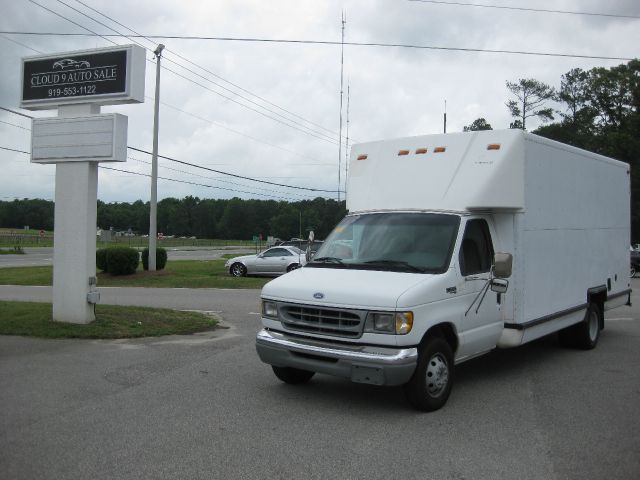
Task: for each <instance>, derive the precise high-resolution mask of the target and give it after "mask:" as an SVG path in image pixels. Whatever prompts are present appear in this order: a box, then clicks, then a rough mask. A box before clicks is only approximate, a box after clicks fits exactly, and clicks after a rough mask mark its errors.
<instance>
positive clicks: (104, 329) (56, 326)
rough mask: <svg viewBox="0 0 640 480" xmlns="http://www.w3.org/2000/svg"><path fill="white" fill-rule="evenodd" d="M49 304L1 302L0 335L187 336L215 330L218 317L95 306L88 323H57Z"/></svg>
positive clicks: (172, 311) (50, 336) (45, 336)
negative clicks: (93, 315) (94, 313)
mask: <svg viewBox="0 0 640 480" xmlns="http://www.w3.org/2000/svg"><path fill="white" fill-rule="evenodd" d="M51 315H52V314H51V304H50V303H30V302H3V301H0V335H22V336H30V337H43V338H133V337H155V336H160V335H186V334H190V333H195V332H202V331H206V330H211V329H213V328H214V327H215V326H216V325H217V323H218V320H217V319H216V318H214V317H211V316H209V315H204V314H202V313H197V312H180V311H174V310H167V309H162V308H146V307H122V306H115V305H96V320H95V321H94V322H92V323H90V324H87V325H77V324H70V323H60V322H54V321H53V320H52V318H51Z"/></svg>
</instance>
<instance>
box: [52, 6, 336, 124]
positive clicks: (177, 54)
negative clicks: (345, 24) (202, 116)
mask: <svg viewBox="0 0 640 480" xmlns="http://www.w3.org/2000/svg"><path fill="white" fill-rule="evenodd" d="M59 1H60V0H59ZM75 1H76V2H77V3H79V4H81V5H84V6H85V7H86V8H88V9H89V10H91V11H93V12H95V13H97V14H98V15H101V16H103V17H104V18H107V19H109V20H110V21H112V22H114V23H116V24H117V25H119V26H121V27H123V28H126V29H127V30H129V31H131V32H133V33H134V34H135V35H138V36H140V37H141V38H144V39H145V40H147V41H148V42H149V43H152V44H154V42H153V41H152V40H151V39H150V38H148V37H146V36H144V35H142V34H140V33H139V32H137V31H135V30H134V29H132V28H131V27H128V26H127V25H124V24H123V23H121V22H119V21H118V20H116V19H114V18H113V17H110V16H109V15H107V14H105V13H103V12H101V11H99V10H96V9H95V8H93V7H91V6H90V5H87V4H86V3H84V2H82V1H81V0H75ZM83 15H84V14H83ZM103 25H104V24H103ZM108 28H110V29H111V30H113V31H114V32H117V30H115V29H114V28H111V27H108ZM117 33H119V32H117ZM125 36H126V35H125ZM126 37H127V38H129V36H126ZM154 46H155V45H154ZM165 52H169V53H171V54H172V55H175V56H176V57H178V58H180V59H181V60H183V61H185V62H187V63H189V64H191V65H193V66H195V67H197V68H199V69H201V70H203V71H204V72H207V73H208V74H209V75H212V76H213V77H215V78H217V79H219V80H222V81H223V82H225V83H228V84H229V85H232V86H233V87H235V88H237V89H238V90H240V91H242V92H244V93H247V94H249V95H251V96H253V97H256V98H258V99H259V100H261V101H262V102H264V103H266V104H268V105H271V106H273V107H275V108H277V109H279V110H281V111H283V112H286V113H288V114H289V115H291V116H293V117H295V118H298V119H300V120H302V121H304V122H306V123H309V124H311V125H314V126H316V127H318V128H321V129H322V130H325V131H326V132H329V133H331V134H333V133H334V132H333V131H332V130H330V129H328V128H326V127H324V126H322V125H320V124H318V123H315V122H312V121H311V120H308V119H306V118H304V117H302V116H300V115H298V114H296V113H294V112H291V111H290V110H287V109H285V108H282V107H280V106H279V105H277V104H275V103H273V102H270V101H269V100H267V99H266V98H264V97H261V96H260V95H257V94H255V93H253V92H251V91H249V90H247V89H245V88H243V87H241V86H240V85H238V84H236V83H233V82H231V81H229V80H227V79H225V78H223V77H221V76H220V75H218V74H216V73H214V72H212V71H211V70H208V69H206V68H204V67H203V66H202V65H200V64H198V63H195V62H193V61H191V60H189V59H188V58H186V57H184V56H182V55H180V54H179V53H177V52H175V51H173V50H170V49H168V48H166V49H165ZM165 60H168V61H170V62H172V63H176V62H174V61H172V60H170V59H168V58H166V57H165ZM176 64H177V63H176ZM216 85H217V84H216ZM219 86H220V87H221V88H225V87H223V86H222V85H219ZM229 91H230V92H232V91H231V90H229ZM232 93H233V94H234V95H238V94H237V93H236V92H232ZM238 96H240V95H238ZM242 98H244V97H242ZM262 108H264V107H262Z"/></svg>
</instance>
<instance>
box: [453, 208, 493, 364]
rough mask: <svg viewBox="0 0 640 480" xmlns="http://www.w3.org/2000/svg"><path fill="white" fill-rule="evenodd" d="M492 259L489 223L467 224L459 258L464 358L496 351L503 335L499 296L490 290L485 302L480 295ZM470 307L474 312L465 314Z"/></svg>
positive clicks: (473, 221) (462, 355)
mask: <svg viewBox="0 0 640 480" xmlns="http://www.w3.org/2000/svg"><path fill="white" fill-rule="evenodd" d="M493 255H494V250H493V243H492V241H491V233H490V230H489V225H488V223H487V221H486V220H485V219H483V218H472V219H469V220H467V222H466V225H465V230H464V235H463V237H462V243H461V245H460V252H459V255H458V265H459V272H460V276H461V277H462V282H461V284H462V291H463V297H462V298H463V302H462V304H463V307H464V311H463V312H462V325H463V328H464V330H463V332H462V333H463V335H464V342H462V345H461V352H460V357H461V358H462V357H467V356H474V355H477V354H480V353H482V352H486V351H488V350H491V349H493V348H494V347H495V346H496V344H497V342H498V339H499V338H500V335H501V333H502V329H503V321H502V314H501V312H500V304H499V303H498V297H497V294H496V293H494V292H492V291H491V290H489V291H487V292H486V295H485V296H484V299H483V300H482V294H481V292H482V290H483V288H485V286H486V284H487V280H488V279H489V276H490V273H491V266H492V263H493ZM478 295H480V297H478ZM474 299H475V303H473V302H474ZM481 300H482V303H480V302H481ZM472 303H473V305H472ZM469 306H471V309H470V310H469V311H468V312H466V310H467V309H468V308H469ZM465 312H466V315H465Z"/></svg>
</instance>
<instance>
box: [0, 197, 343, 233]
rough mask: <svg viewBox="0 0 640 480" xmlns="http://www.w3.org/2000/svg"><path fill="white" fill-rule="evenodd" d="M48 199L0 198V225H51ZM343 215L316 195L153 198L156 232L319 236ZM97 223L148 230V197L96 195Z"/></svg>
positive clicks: (339, 206) (338, 207)
mask: <svg viewBox="0 0 640 480" xmlns="http://www.w3.org/2000/svg"><path fill="white" fill-rule="evenodd" d="M53 214H54V203H53V202H52V201H48V200H30V199H22V200H19V199H16V200H13V201H0V227H4V228H16V229H18V228H22V227H23V226H25V225H28V226H30V227H31V228H33V229H38V230H39V229H43V230H53ZM345 214H346V209H345V202H344V201H342V202H337V201H335V200H327V199H324V198H320V197H318V198H316V199H314V200H304V201H299V202H285V201H275V200H242V199H240V198H232V199H230V200H216V199H206V198H205V199H201V198H198V197H192V196H188V197H185V198H182V199H177V198H165V199H163V200H160V201H159V202H158V217H157V219H158V220H157V222H158V232H162V233H163V234H164V235H175V236H185V237H191V236H195V237H198V238H217V239H228V240H251V239H252V238H253V237H254V236H259V235H262V237H263V239H265V240H266V238H267V237H268V236H270V235H271V236H274V237H278V238H281V239H287V240H288V239H290V238H292V237H299V236H300V235H302V236H303V237H304V238H306V236H307V235H308V233H309V230H311V229H312V230H314V233H315V235H316V238H319V239H324V238H325V237H326V236H327V235H328V234H329V233H330V232H331V230H332V229H333V227H334V226H335V225H336V224H337V223H338V222H339V221H340V220H341V219H342V217H344V215H345ZM97 225H98V228H102V229H107V230H108V229H111V228H113V229H114V230H116V231H129V230H131V231H132V232H134V233H138V234H145V233H148V232H149V202H143V201H141V200H138V201H135V202H133V203H126V202H113V203H105V202H102V201H100V200H98V205H97Z"/></svg>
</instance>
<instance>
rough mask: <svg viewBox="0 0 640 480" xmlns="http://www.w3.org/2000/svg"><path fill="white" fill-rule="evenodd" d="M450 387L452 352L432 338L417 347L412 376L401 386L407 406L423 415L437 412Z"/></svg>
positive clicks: (449, 391)
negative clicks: (424, 412)
mask: <svg viewBox="0 0 640 480" xmlns="http://www.w3.org/2000/svg"><path fill="white" fill-rule="evenodd" d="M452 386H453V352H452V351H451V347H450V346H449V344H448V343H447V342H446V341H445V340H444V339H442V338H440V337H433V338H430V339H429V340H427V342H426V343H425V344H424V345H423V346H422V347H421V348H420V352H419V354H418V365H417V366H416V371H415V372H414V373H413V377H411V380H409V383H407V384H406V385H405V386H404V393H405V396H406V397H407V400H408V401H409V403H410V404H411V405H412V406H413V407H415V408H417V409H418V410H423V411H426V412H431V411H433V410H438V409H439V408H441V407H442V406H443V405H444V404H445V403H446V402H447V399H448V398H449V394H450V393H451V387H452Z"/></svg>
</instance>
